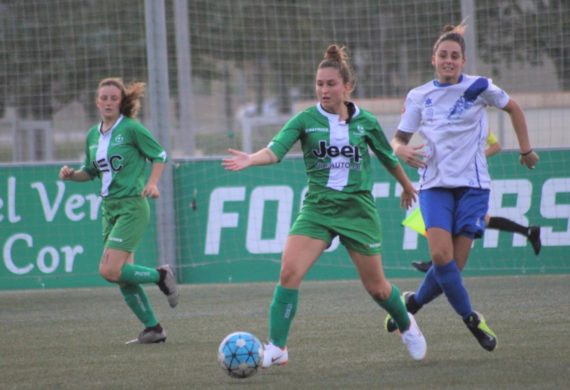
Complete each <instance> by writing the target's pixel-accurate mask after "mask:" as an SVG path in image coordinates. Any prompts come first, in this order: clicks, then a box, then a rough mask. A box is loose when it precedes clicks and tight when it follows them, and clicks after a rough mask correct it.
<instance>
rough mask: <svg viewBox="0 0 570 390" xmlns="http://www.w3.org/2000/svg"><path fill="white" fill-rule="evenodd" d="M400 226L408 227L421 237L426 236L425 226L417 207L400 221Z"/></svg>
mask: <svg viewBox="0 0 570 390" xmlns="http://www.w3.org/2000/svg"><path fill="white" fill-rule="evenodd" d="M402 225H403V226H406V227H409V228H410V229H412V230H414V231H416V232H418V233H419V234H421V235H422V236H426V225H425V223H424V218H423V217H422V213H421V211H420V208H419V207H416V209H415V210H414V211H412V212H411V213H410V215H408V216H407V217H406V218H405V219H404V220H403V221H402Z"/></svg>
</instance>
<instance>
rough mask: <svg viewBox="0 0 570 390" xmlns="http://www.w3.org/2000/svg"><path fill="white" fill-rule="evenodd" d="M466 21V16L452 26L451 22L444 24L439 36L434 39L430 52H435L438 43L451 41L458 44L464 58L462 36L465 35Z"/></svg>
mask: <svg viewBox="0 0 570 390" xmlns="http://www.w3.org/2000/svg"><path fill="white" fill-rule="evenodd" d="M466 22H467V18H465V19H463V20H462V21H461V23H459V25H457V26H453V25H451V24H447V25H445V26H444V27H443V29H442V33H441V35H440V36H439V38H437V41H435V44H434V45H433V52H432V53H433V54H435V52H436V51H437V48H438V47H439V45H441V43H442V42H444V41H453V42H457V43H458V44H459V46H460V47H461V54H462V55H463V58H465V39H464V38H463V36H464V35H465V30H466V29H467V23H466Z"/></svg>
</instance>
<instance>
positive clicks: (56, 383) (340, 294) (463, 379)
mask: <svg viewBox="0 0 570 390" xmlns="http://www.w3.org/2000/svg"><path fill="white" fill-rule="evenodd" d="M394 282H396V283H397V284H398V285H399V287H400V288H401V290H402V291H403V290H408V289H414V288H415V287H416V286H417V284H418V282H419V279H406V280H394ZM466 284H467V287H468V289H469V291H470V294H471V299H472V302H473V305H474V307H475V308H476V309H477V310H479V311H480V312H482V313H483V314H484V315H485V316H486V318H487V319H488V322H489V324H490V326H491V327H492V328H493V329H494V330H495V331H496V333H497V334H498V337H499V346H498V349H497V350H496V351H495V352H493V353H489V352H486V351H485V350H483V349H482V348H481V347H480V346H479V345H478V344H477V342H476V341H475V339H474V338H473V337H472V336H471V334H470V333H469V332H468V330H467V328H466V327H465V326H464V325H463V322H462V321H461V320H460V319H459V318H458V317H457V316H456V315H455V313H454V312H453V311H452V309H451V308H450V306H449V304H448V303H447V301H446V300H445V298H439V299H438V300H436V301H435V302H433V303H431V304H430V305H429V306H428V307H426V308H424V309H423V310H422V311H421V312H420V313H419V314H418V315H417V317H416V318H417V319H418V323H419V324H420V327H421V328H422V330H423V332H424V335H425V336H426V339H427V342H428V354H427V357H426V359H425V360H424V361H422V362H415V361H412V360H411V359H410V358H409V357H408V355H407V352H406V350H405V348H404V346H403V345H402V343H401V341H400V339H399V337H397V336H395V335H393V334H387V333H385V332H384V331H383V319H384V312H383V311H382V310H381V309H380V308H379V307H378V306H377V305H376V304H375V303H374V302H373V301H372V300H371V299H370V298H369V297H368V296H367V294H366V293H365V291H364V289H363V288H362V286H361V285H360V283H359V282H358V281H343V282H306V283H304V284H303V285H302V287H301V294H300V305H299V309H298V311H297V317H296V320H295V322H294V324H293V328H292V331H291V335H290V339H289V364H288V365H287V366H285V367H274V368H271V369H269V370H264V371H260V372H259V373H258V374H257V375H255V376H253V377H251V378H248V379H243V380H239V379H232V378H230V377H229V376H227V375H226V374H225V373H224V372H223V371H222V370H221V369H220V368H219V366H218V363H217V361H216V352H217V348H218V344H219V342H220V341H221V340H222V339H223V338H224V336H225V335H227V334H228V333H230V332H233V331H235V330H247V331H250V332H253V333H254V334H256V335H257V336H258V337H259V338H260V339H262V340H263V339H265V338H266V336H267V313H268V306H269V303H270V300H271V296H272V293H273V287H274V285H273V284H272V283H259V284H247V285H199V286H188V285H184V286H181V297H180V298H181V299H180V301H181V302H180V305H179V306H178V307H177V308H176V309H170V307H169V306H168V304H167V302H166V299H165V297H164V296H163V295H161V294H160V292H159V291H158V289H157V288H156V287H155V286H148V287H147V291H148V292H149V296H150V298H151V300H152V302H153V303H154V306H155V309H156V311H157V314H158V316H159V319H160V320H161V323H162V324H163V326H164V327H165V328H166V329H167V331H168V340H167V342H166V343H164V344H158V345H124V342H125V341H126V340H129V339H131V338H134V337H136V335H137V334H138V332H139V331H140V330H141V326H140V325H139V323H138V322H137V321H136V320H135V318H134V316H133V315H132V314H131V313H130V311H129V310H128V309H127V307H126V305H125V304H124V303H123V301H122V296H121V295H120V293H119V291H118V289H114V288H98V289H76V290H45V291H19V292H18V291H16V292H2V293H0V330H1V334H2V337H3V341H2V342H1V343H0V389H115V388H120V389H160V388H168V389H171V388H172V389H210V388H230V389H231V388H235V389H243V388H248V389H250V388H254V389H273V388H275V389H277V388H288V389H317V388H319V389H320V388H322V389H372V388H379V389H562V388H568V387H567V386H568V383H570V356H569V355H570V324H569V322H570V298H569V293H570V275H561V276H527V277H505V278H503V277H500V278H499V277H497V278H492V277H488V278H467V279H466Z"/></svg>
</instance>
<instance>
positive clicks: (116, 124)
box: [99, 114, 125, 135]
mask: <svg viewBox="0 0 570 390" xmlns="http://www.w3.org/2000/svg"><path fill="white" fill-rule="evenodd" d="M124 117H125V116H124V115H123V114H121V115H120V116H119V117H118V118H117V121H116V122H115V124H114V125H113V127H111V128H110V129H109V130H107V131H106V132H103V131H101V130H102V129H103V121H101V123H99V134H101V135H104V134H111V133H112V132H113V130H115V127H117V126H118V125H119V123H121V121H122V120H123V118H124Z"/></svg>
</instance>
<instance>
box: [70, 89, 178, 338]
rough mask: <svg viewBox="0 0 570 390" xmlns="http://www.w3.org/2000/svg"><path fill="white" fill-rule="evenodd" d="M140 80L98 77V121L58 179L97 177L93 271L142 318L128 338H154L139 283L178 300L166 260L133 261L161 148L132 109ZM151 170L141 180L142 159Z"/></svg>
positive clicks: (156, 329)
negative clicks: (98, 225)
mask: <svg viewBox="0 0 570 390" xmlns="http://www.w3.org/2000/svg"><path fill="white" fill-rule="evenodd" d="M144 88H145V84H144V83H140V82H135V83H132V84H130V85H128V86H125V85H124V84H123V82H122V80H121V79H118V78H107V79H103V80H102V81H101V82H100V83H99V87H98V88H97V94H96V104H97V109H98V110H99V114H100V116H101V122H100V123H98V124H97V125H95V126H93V127H92V128H91V129H90V130H89V132H88V134H87V138H86V142H85V160H84V163H83V165H82V166H81V168H80V169H79V170H75V169H73V168H70V167H68V166H63V167H62V168H61V170H60V172H59V178H60V179H61V180H72V181H79V182H82V181H87V180H92V179H94V178H95V177H98V178H99V179H100V180H101V196H102V197H103V203H102V219H103V242H104V250H103V256H102V257H101V262H100V264H99V273H100V274H101V276H103V278H105V279H106V280H108V281H109V282H113V283H117V284H119V286H120V290H121V293H122V294H123V296H124V298H125V301H126V303H127V305H128V306H129V308H130V309H131V310H132V311H133V313H134V314H135V315H136V316H137V318H138V319H139V320H140V321H141V322H142V323H143V324H144V326H145V328H144V330H143V331H142V332H141V333H140V334H139V336H138V337H137V338H136V339H134V340H131V341H129V342H128V343H141V344H149V343H158V342H163V341H165V340H166V332H165V330H164V329H163V328H162V326H161V325H160V323H159V322H158V320H157V319H156V315H155V313H154V311H153V308H152V306H151V304H150V302H149V300H148V298H147V295H146V293H145V291H144V290H143V288H142V287H141V284H146V283H156V284H158V286H159V288H160V289H161V291H162V292H163V293H164V294H165V295H166V296H167V298H168V303H169V304H170V306H171V307H175V306H176V305H177V304H178V291H177V288H176V279H175V277H174V274H173V272H172V269H171V268H170V267H169V266H168V265H163V266H160V267H158V268H156V269H154V268H149V267H144V266H140V265H136V264H134V253H135V251H136V248H137V247H138V245H139V243H140V241H141V239H142V237H143V234H144V231H145V229H146V227H147V225H148V223H149V219H150V210H149V204H148V200H147V197H151V198H158V197H159V196H160V192H159V190H158V187H157V183H158V180H159V178H160V176H161V174H162V171H163V169H164V165H165V163H166V152H165V151H164V148H163V147H162V146H161V145H160V144H159V143H158V142H157V141H156V139H155V138H154V136H153V135H152V134H151V133H150V131H149V130H147V129H146V128H145V127H144V126H143V125H142V124H141V123H140V122H138V121H136V120H135V118H136V115H137V113H138V111H139V109H140V98H141V97H142V95H143V94H144ZM147 160H150V161H151V162H152V171H151V174H150V177H149V178H148V180H147V181H146V184H145V166H146V161H147Z"/></svg>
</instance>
